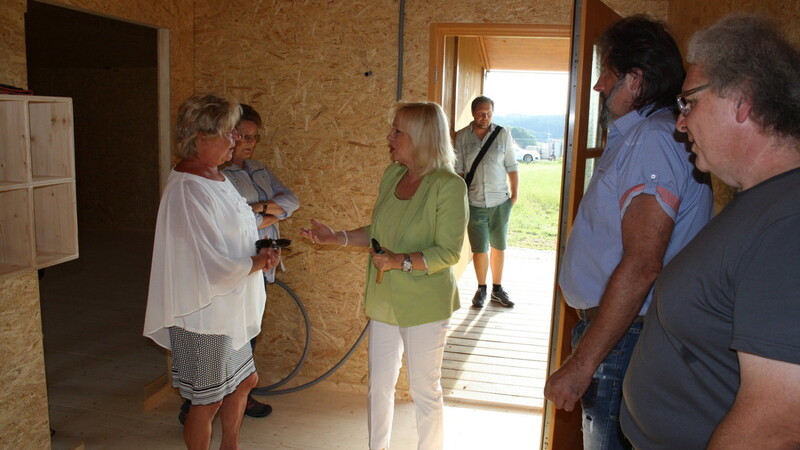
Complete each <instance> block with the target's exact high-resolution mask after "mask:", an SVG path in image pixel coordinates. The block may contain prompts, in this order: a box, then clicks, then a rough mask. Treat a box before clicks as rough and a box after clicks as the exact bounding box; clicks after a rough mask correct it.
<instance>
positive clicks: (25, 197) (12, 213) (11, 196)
mask: <svg viewBox="0 0 800 450" xmlns="http://www.w3.org/2000/svg"><path fill="white" fill-rule="evenodd" d="M30 195H31V194H30V189H17V190H13V191H4V192H0V276H5V275H9V274H12V273H16V272H19V271H21V270H25V269H28V268H30V267H31V266H32V265H33V264H34V262H33V236H31V234H30V230H31V215H30V208H29V205H30V204H31V199H30Z"/></svg>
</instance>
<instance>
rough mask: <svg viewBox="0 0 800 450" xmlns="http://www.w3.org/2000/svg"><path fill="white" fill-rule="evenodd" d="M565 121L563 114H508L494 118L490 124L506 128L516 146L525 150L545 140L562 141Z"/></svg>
mask: <svg viewBox="0 0 800 450" xmlns="http://www.w3.org/2000/svg"><path fill="white" fill-rule="evenodd" d="M565 119H566V116H565V115H563V114H562V115H556V116H529V115H525V114H509V115H505V116H494V118H493V119H492V122H494V123H497V124H500V125H502V126H503V127H505V128H508V130H509V131H510V132H511V136H512V137H513V138H514V140H515V141H516V142H517V144H518V145H519V146H520V147H522V148H525V147H526V146H528V145H535V144H536V142H538V141H545V140H547V138H553V139H563V138H564V123H565Z"/></svg>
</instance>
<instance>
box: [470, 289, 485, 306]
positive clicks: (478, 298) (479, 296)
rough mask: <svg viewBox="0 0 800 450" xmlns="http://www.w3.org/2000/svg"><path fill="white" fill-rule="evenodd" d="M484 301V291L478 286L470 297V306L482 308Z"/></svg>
mask: <svg viewBox="0 0 800 450" xmlns="http://www.w3.org/2000/svg"><path fill="white" fill-rule="evenodd" d="M484 303H486V291H482V290H481V289H480V288H478V291H477V292H475V296H474V297H472V306H473V307H475V308H483V304H484Z"/></svg>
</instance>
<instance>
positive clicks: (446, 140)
mask: <svg viewBox="0 0 800 450" xmlns="http://www.w3.org/2000/svg"><path fill="white" fill-rule="evenodd" d="M395 119H398V120H400V121H402V122H403V125H404V126H405V128H406V133H407V134H408V135H409V137H411V143H412V145H413V148H414V165H415V171H416V174H417V175H419V176H425V175H428V174H429V173H431V172H433V171H436V170H442V169H444V170H448V171H450V172H453V165H454V164H455V160H456V154H455V151H454V150H453V144H452V142H451V140H450V128H449V126H448V122H447V116H445V114H444V110H442V107H441V106H439V105H437V104H436V103H431V102H421V103H397V104H395V105H394V107H393V108H392V109H391V112H390V113H389V123H392V122H394V120H395Z"/></svg>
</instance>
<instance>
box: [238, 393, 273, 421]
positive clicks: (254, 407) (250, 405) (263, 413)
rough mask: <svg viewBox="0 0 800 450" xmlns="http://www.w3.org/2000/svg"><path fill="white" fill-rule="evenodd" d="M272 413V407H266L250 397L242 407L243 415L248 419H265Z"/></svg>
mask: <svg viewBox="0 0 800 450" xmlns="http://www.w3.org/2000/svg"><path fill="white" fill-rule="evenodd" d="M271 412H272V406H269V405H266V404H264V403H261V402H259V401H257V400H256V399H254V398H253V397H252V396H250V395H248V396H247V405H246V406H245V407H244V413H245V414H246V415H248V416H250V417H267V416H268V415H270V413H271Z"/></svg>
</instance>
